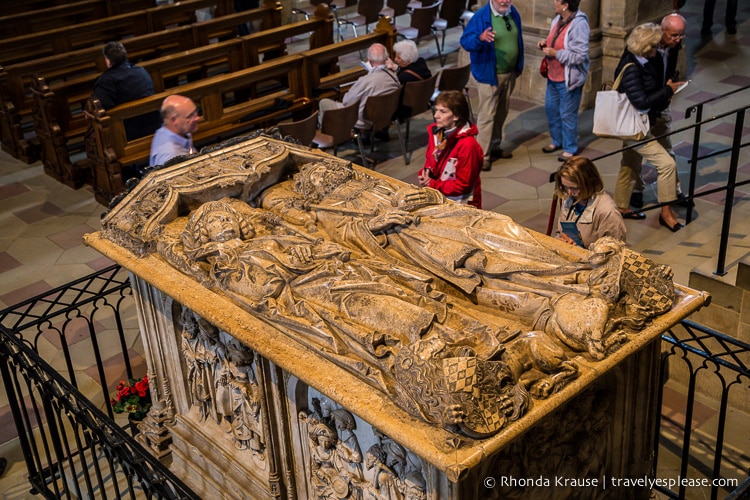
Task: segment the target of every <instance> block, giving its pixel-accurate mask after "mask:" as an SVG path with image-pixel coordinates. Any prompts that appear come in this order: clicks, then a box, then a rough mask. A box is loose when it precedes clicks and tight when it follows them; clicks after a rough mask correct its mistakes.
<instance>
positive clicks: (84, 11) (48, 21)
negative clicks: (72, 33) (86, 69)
mask: <svg viewBox="0 0 750 500" xmlns="http://www.w3.org/2000/svg"><path fill="white" fill-rule="evenodd" d="M153 6H154V2H153V0H137V1H135V2H130V6H129V8H128V9H122V8H119V9H118V10H117V12H112V11H111V8H112V4H110V3H108V2H106V1H104V0H79V1H77V2H73V3H66V4H64V5H56V6H52V7H47V8H43V9H38V10H27V11H24V12H21V13H15V14H10V15H7V14H6V15H3V16H2V17H0V38H10V37H15V36H22V35H25V34H27V33H38V32H40V31H44V30H48V29H54V28H60V27H64V26H70V25H72V24H77V23H82V22H85V21H94V20H97V19H104V18H105V17H109V16H113V15H116V14H123V13H126V12H132V11H136V10H145V9H148V8H150V7H153Z"/></svg>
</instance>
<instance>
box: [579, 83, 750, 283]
mask: <svg viewBox="0 0 750 500" xmlns="http://www.w3.org/2000/svg"><path fill="white" fill-rule="evenodd" d="M747 89H750V85H747V86H745V87H742V88H740V89H736V90H733V91H730V92H726V93H724V94H722V95H720V96H715V97H712V98H710V99H707V100H705V101H703V102H701V103H698V104H695V105H693V106H691V107H689V108H688V109H687V110H686V112H685V117H686V118H689V117H690V116H691V114H692V113H693V111H696V122H695V123H693V124H692V125H687V126H685V127H681V128H679V129H676V130H672V131H670V132H669V133H666V134H662V135H659V136H656V137H652V138H650V139H648V140H644V141H639V142H636V143H634V144H631V145H630V146H625V147H623V148H621V149H618V150H615V151H611V152H609V153H605V154H603V155H599V156H597V157H595V158H592V161H594V162H596V161H598V160H600V159H602V158H607V157H609V156H613V155H616V154H621V153H622V152H623V151H626V150H629V149H634V148H637V147H640V146H642V145H644V144H648V143H649V142H653V141H658V140H659V139H662V138H664V137H669V136H671V135H674V134H678V133H680V132H685V131H687V130H693V148H692V153H691V157H690V160H689V161H688V163H689V165H690V180H689V183H688V195H687V201H688V209H687V213H686V217H685V222H686V223H687V224H690V222H692V220H693V203H691V202H692V201H693V200H694V199H695V198H698V197H702V196H707V195H709V194H712V193H716V192H719V191H726V199H725V201H724V217H723V220H722V225H721V236H720V239H719V252H718V256H717V263H716V270H715V271H714V274H716V275H717V276H724V275H725V274H726V273H727V272H726V269H725V264H726V254H727V247H728V242H729V229H730V226H731V222H732V206H733V202H734V191H735V189H736V188H737V187H740V186H744V185H745V184H748V183H750V179H748V180H745V181H741V182H737V165H738V163H739V155H740V149H742V148H745V147H748V146H750V142H745V143H743V142H742V133H743V127H744V124H745V113H746V112H747V110H748V109H750V105H747V106H743V107H740V108H736V109H734V110H732V111H728V112H725V113H722V114H720V115H716V116H712V117H711V118H708V119H706V120H703V119H702V117H703V105H704V104H707V103H709V102H714V101H717V100H720V99H723V98H726V97H728V96H730V95H732V94H736V93H738V92H742V91H744V90H747ZM732 115H735V124H734V134H733V139H732V146H731V147H729V148H726V149H722V150H718V151H714V152H712V153H709V154H706V155H702V156H701V155H699V154H698V151H699V147H700V143H701V138H700V134H701V127H702V126H703V125H705V124H707V123H711V122H714V121H716V120H720V119H722V118H726V117H728V116H732ZM727 152H731V158H730V161H729V173H728V175H727V183H726V185H725V186H723V187H719V188H716V189H712V190H709V191H702V192H701V193H698V194H696V193H695V178H696V175H697V169H698V162H699V161H700V160H704V159H707V158H711V157H713V156H717V155H720V154H724V153H727ZM671 203H673V202H670V203H657V204H654V205H650V206H648V207H644V208H643V209H642V211H648V210H654V209H656V208H661V207H663V206H665V205H669V204H671Z"/></svg>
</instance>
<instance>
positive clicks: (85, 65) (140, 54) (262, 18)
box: [0, 0, 281, 163]
mask: <svg viewBox="0 0 750 500" xmlns="http://www.w3.org/2000/svg"><path fill="white" fill-rule="evenodd" d="M279 11H280V4H279V3H278V2H277V1H276V0H264V3H263V5H262V6H261V7H260V8H258V9H252V10H248V11H244V12H242V13H239V14H238V15H232V17H231V21H230V22H229V23H227V22H226V21H224V18H225V17H227V16H224V17H220V18H215V19H211V20H207V21H203V22H199V23H193V24H191V25H189V26H179V27H175V28H169V29H166V30H162V31H157V32H155V33H149V34H145V35H141V36H136V37H132V38H126V39H123V40H122V43H123V45H124V46H125V48H126V49H127V51H128V56H129V59H130V60H131V61H133V62H135V63H139V62H141V61H145V60H151V59H155V58H157V57H161V56H165V55H169V54H173V53H176V52H183V51H186V50H189V49H192V48H194V47H196V45H195V43H196V40H199V41H200V40H204V39H205V40H206V41H207V40H208V39H210V38H216V37H219V36H221V35H223V34H225V33H226V32H227V27H228V26H229V27H231V26H234V27H235V28H236V25H237V24H240V23H243V22H256V21H259V22H261V23H262V24H263V25H264V26H269V27H275V26H279V25H280V24H281V16H280V13H279ZM103 46H104V45H103V44H99V45H95V46H92V47H87V48H84V49H79V50H76V51H71V52H66V53H63V54H57V55H52V56H48V57H43V58H39V59H35V60H32V61H24V62H20V63H16V64H12V65H10V66H6V67H2V66H0V144H1V145H2V149H3V150H4V151H6V152H8V153H9V154H11V155H13V156H14V157H16V158H19V159H21V160H22V161H25V162H27V163H32V162H34V161H36V160H37V159H38V155H37V147H38V144H37V143H36V141H35V140H34V138H33V137H32V138H31V139H30V138H28V137H27V132H28V129H29V128H30V127H31V108H32V103H33V97H32V91H31V82H32V77H33V75H34V74H35V73H39V71H40V68H43V74H42V76H43V77H44V79H45V80H46V82H45V84H46V85H47V86H54V85H57V84H58V83H59V82H61V81H68V82H71V85H74V86H77V88H78V89H80V88H82V87H83V86H84V85H85V83H84V82H85V77H87V76H88V78H89V80H90V82H91V84H90V87H89V91H90V89H91V88H92V87H93V81H94V80H95V78H96V77H97V76H98V75H99V74H100V73H101V72H102V71H104V69H105V68H106V66H105V63H104V57H103V55H102V53H101V49H102V48H103ZM242 67H245V66H242ZM76 92H79V91H76ZM79 93H80V92H79ZM74 95H75V94H74ZM86 96H87V94H86V95H84V96H83V97H82V99H85V97H86ZM82 99H79V100H82Z"/></svg>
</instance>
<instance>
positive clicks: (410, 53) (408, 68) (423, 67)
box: [388, 40, 432, 85]
mask: <svg viewBox="0 0 750 500" xmlns="http://www.w3.org/2000/svg"><path fill="white" fill-rule="evenodd" d="M393 53H394V54H395V55H394V56H393V61H389V62H388V66H389V68H390V69H391V70H392V71H395V72H396V74H397V75H398V81H399V82H401V85H405V84H407V83H409V82H419V81H422V80H426V79H428V78H430V77H431V76H432V72H431V71H430V68H429V67H428V66H427V61H425V60H424V57H419V49H417V44H416V43H414V42H413V41H411V40H403V41H401V42H396V43H394V44H393Z"/></svg>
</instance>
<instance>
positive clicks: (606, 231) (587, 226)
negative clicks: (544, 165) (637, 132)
mask: <svg viewBox="0 0 750 500" xmlns="http://www.w3.org/2000/svg"><path fill="white" fill-rule="evenodd" d="M555 191H556V194H557V196H558V197H559V198H560V199H561V200H564V201H563V205H562V210H561V211H560V218H559V220H558V236H557V237H558V238H560V239H561V240H563V241H565V242H566V243H570V244H572V245H576V244H580V246H583V247H586V248H588V247H589V245H591V244H592V243H594V242H595V241H596V240H598V239H599V238H601V237H603V236H611V237H613V238H615V239H617V240H620V241H623V242H624V241H625V223H624V222H623V220H622V216H621V215H620V213H619V212H618V210H617V207H616V206H615V202H614V201H613V200H612V197H611V196H609V195H608V194H607V193H606V192H605V191H604V182H602V177H601V175H599V170H597V168H596V165H594V162H592V161H591V160H589V159H588V158H585V157H583V156H573V157H572V158H570V159H569V160H566V161H565V163H563V164H562V165H561V166H560V168H559V169H558V170H557V173H556V174H555ZM571 236H572V237H571Z"/></svg>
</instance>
